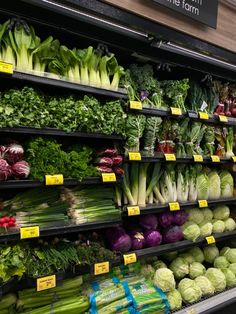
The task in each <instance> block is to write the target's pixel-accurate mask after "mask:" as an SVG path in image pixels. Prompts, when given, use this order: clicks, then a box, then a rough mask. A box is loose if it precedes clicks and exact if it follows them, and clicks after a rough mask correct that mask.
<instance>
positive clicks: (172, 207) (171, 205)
mask: <svg viewBox="0 0 236 314" xmlns="http://www.w3.org/2000/svg"><path fill="white" fill-rule="evenodd" d="M169 208H170V211H175V210H180V206H179V203H178V202H175V203H169Z"/></svg>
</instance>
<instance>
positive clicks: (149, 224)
mask: <svg viewBox="0 0 236 314" xmlns="http://www.w3.org/2000/svg"><path fill="white" fill-rule="evenodd" d="M139 224H140V226H141V227H142V228H144V229H145V230H155V229H156V228H157V225H158V221H157V217H156V216H155V215H152V214H148V215H143V216H140V217H139Z"/></svg>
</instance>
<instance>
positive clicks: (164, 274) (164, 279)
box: [153, 268, 175, 292]
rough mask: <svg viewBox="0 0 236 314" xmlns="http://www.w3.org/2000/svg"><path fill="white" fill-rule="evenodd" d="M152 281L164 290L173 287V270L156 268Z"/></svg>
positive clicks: (169, 289)
mask: <svg viewBox="0 0 236 314" xmlns="http://www.w3.org/2000/svg"><path fill="white" fill-rule="evenodd" d="M153 283H154V285H155V286H157V287H159V288H160V289H161V290H162V291H164V292H168V291H171V290H173V289H175V277H174V275H173V272H172V271H171V270H170V269H168V268H160V269H157V270H156V272H155V275H154V279H153Z"/></svg>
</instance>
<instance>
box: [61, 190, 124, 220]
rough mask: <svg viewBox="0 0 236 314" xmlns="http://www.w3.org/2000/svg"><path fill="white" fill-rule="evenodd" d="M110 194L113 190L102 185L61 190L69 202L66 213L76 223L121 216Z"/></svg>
mask: <svg viewBox="0 0 236 314" xmlns="http://www.w3.org/2000/svg"><path fill="white" fill-rule="evenodd" d="M112 196H113V190H112V189H111V188H106V187H103V186H101V187H99V186H95V187H89V188H84V189H81V188H75V189H73V190H69V189H64V190H63V192H62V198H63V199H66V200H67V201H68V202H69V204H70V209H69V212H68V215H69V217H70V218H71V219H72V222H73V223H74V224H77V225H80V224H82V223H88V222H89V223H90V222H96V221H106V220H107V221H109V220H116V219H119V218H121V217H120V210H119V208H116V207H115V204H114V202H113V199H112Z"/></svg>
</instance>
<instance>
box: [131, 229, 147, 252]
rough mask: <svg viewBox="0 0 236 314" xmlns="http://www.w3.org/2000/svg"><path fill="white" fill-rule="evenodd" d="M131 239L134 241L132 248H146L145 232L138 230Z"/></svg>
mask: <svg viewBox="0 0 236 314" xmlns="http://www.w3.org/2000/svg"><path fill="white" fill-rule="evenodd" d="M131 241H132V247H131V248H132V250H141V249H142V248H144V245H145V238H144V236H143V233H141V232H136V233H135V234H133V235H132V236H131Z"/></svg>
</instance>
